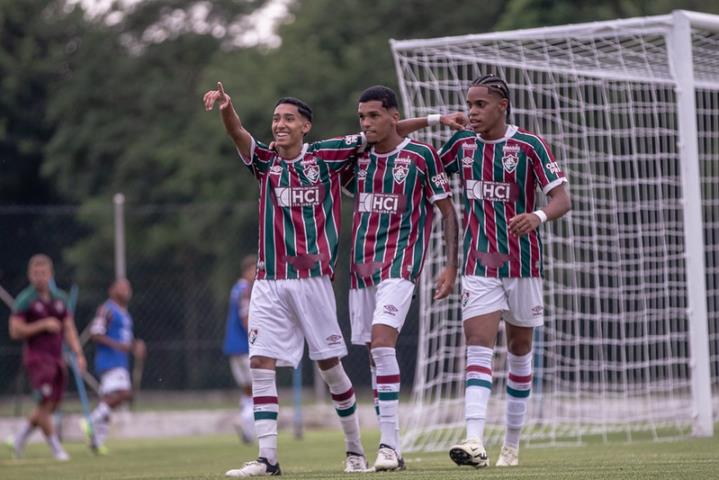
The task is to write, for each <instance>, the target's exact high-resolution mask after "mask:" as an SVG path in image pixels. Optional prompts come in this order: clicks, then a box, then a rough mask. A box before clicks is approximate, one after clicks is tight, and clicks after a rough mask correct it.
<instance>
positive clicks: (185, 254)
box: [0, 201, 418, 398]
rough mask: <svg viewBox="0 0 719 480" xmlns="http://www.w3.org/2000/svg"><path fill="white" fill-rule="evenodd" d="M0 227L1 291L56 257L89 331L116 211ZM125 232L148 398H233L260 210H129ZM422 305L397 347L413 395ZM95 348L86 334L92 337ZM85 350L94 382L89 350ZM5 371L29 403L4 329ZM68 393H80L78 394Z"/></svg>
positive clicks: (56, 215) (344, 280) (109, 272)
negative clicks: (240, 283) (239, 323)
mask: <svg viewBox="0 0 719 480" xmlns="http://www.w3.org/2000/svg"><path fill="white" fill-rule="evenodd" d="M345 207H346V208H345V210H344V212H343V222H344V228H343V232H342V233H343V236H342V238H341V241H340V257H339V258H340V260H339V265H338V268H337V274H336V276H335V280H334V288H335V294H336V299H337V312H338V317H339V322H340V325H341V327H342V331H343V333H344V335H345V340H346V341H347V342H349V338H350V326H349V311H348V306H347V297H348V288H349V283H348V265H349V248H350V238H349V237H350V225H351V210H350V208H349V207H350V205H349V202H345ZM0 225H2V232H3V234H2V235H1V236H0V285H1V286H2V287H4V288H5V289H6V290H7V291H9V292H10V293H11V294H12V295H13V296H15V295H17V294H18V293H19V292H20V291H21V290H22V289H23V288H24V287H25V286H26V285H27V278H26V266H27V261H28V259H29V258H30V256H31V255H33V254H34V253H40V252H42V253H47V254H48V255H50V256H51V257H52V258H53V260H54V262H55V281H56V283H57V285H58V286H59V287H60V288H62V289H64V290H66V291H68V290H69V289H70V287H71V285H73V284H77V285H78V287H79V295H78V302H77V308H76V323H77V327H78V331H79V332H84V331H85V329H87V328H88V325H89V324H90V322H91V321H92V318H93V316H94V313H95V311H96V309H97V307H98V306H99V305H100V304H101V303H102V302H103V301H104V300H105V299H106V297H107V288H108V286H109V284H110V282H111V281H112V279H113V278H114V276H115V270H114V234H115V227H114V214H113V205H112V202H110V201H107V202H106V203H102V204H97V205H86V206H83V207H74V206H41V207H37V206H25V207H23V206H14V207H0ZM124 225H125V232H126V234H125V243H126V265H127V267H126V268H127V276H128V278H129V279H130V281H131V282H132V285H133V289H134V296H133V299H132V301H131V302H130V306H129V310H130V313H131V314H132V316H133V319H134V322H135V335H136V337H138V338H142V339H143V340H145V342H146V344H147V348H148V356H147V359H146V361H145V365H144V374H143V377H142V390H144V391H147V390H153V391H178V390H179V391H203V390H222V389H226V390H231V389H234V388H235V385H234V381H233V379H232V376H231V372H230V368H229V365H228V362H227V360H226V358H225V357H224V355H223V353H222V342H223V339H224V333H225V318H226V313H227V302H228V296H229V291H230V288H231V287H232V284H233V283H234V281H235V279H236V278H237V276H238V275H239V265H240V262H241V260H242V258H243V257H244V256H245V255H247V254H251V253H254V252H256V245H257V203H256V202H244V203H237V204H226V203H204V204H181V205H179V204H178V205H148V204H139V203H133V202H132V201H129V202H128V203H127V204H126V205H125V208H124ZM416 303H417V302H414V304H413V309H412V310H411V311H410V314H409V316H408V319H407V322H406V323H405V327H404V330H403V332H402V335H401V336H400V341H399V344H398V360H399V362H400V368H401V371H402V383H403V384H405V387H408V386H411V385H412V382H413V379H414V373H415V372H414V368H415V363H416V348H417V334H418V322H417V315H418V314H417V307H416ZM0 315H1V316H2V317H3V318H4V319H6V321H7V318H8V317H9V315H10V309H9V308H8V307H7V306H6V305H4V304H3V305H2V306H0ZM87 337H89V335H88V334H87V332H86V333H85V335H83V337H82V338H84V339H86V338H87ZM348 346H349V345H348ZM349 349H350V353H349V355H348V356H347V357H346V358H345V359H344V365H345V368H346V370H347V372H348V375H349V376H350V378H351V379H352V381H353V383H354V384H355V386H356V389H357V390H358V393H359V394H360V395H362V396H366V397H369V395H370V387H369V385H370V376H369V370H368V368H369V367H368V355H367V350H366V348H365V347H359V346H349ZM84 350H85V354H86V355H87V358H88V363H89V365H90V370H91V372H92V359H93V356H94V347H93V345H92V342H91V341H87V342H86V343H85V344H84ZM0 364H1V365H2V368H1V369H0V395H2V396H4V397H5V398H8V397H11V396H16V395H25V394H27V393H28V392H29V386H28V385H27V381H26V380H25V377H24V372H23V371H22V368H21V344H20V343H19V342H14V341H12V340H10V338H9V334H8V329H7V328H3V329H0ZM303 372H304V378H303V384H304V385H305V386H306V387H310V386H311V385H313V382H314V378H313V369H312V366H311V362H309V360H308V358H307V356H306V355H305V358H304V360H303ZM278 379H279V384H280V386H281V387H282V386H285V387H286V386H289V385H291V382H292V375H291V372H290V370H289V369H280V370H279V375H278ZM71 383H72V382H71ZM69 388H70V390H74V386H72V385H71V386H70V387H69ZM405 391H407V392H408V391H409V389H406V390H405Z"/></svg>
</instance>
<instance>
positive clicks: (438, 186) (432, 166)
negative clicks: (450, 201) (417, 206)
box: [424, 145, 452, 203]
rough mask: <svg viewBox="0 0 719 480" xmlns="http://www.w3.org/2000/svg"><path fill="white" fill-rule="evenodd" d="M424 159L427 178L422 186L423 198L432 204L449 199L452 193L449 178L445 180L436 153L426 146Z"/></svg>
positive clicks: (442, 168)
mask: <svg viewBox="0 0 719 480" xmlns="http://www.w3.org/2000/svg"><path fill="white" fill-rule="evenodd" d="M424 158H425V161H426V162H427V176H426V178H425V185H424V191H425V196H426V197H427V198H428V199H429V201H430V202H432V203H434V202H436V201H437V200H442V199H443V198H447V197H449V196H450V195H451V193H452V190H451V189H450V186H449V178H447V174H446V173H445V171H444V167H442V163H441V162H440V160H439V155H438V154H437V151H436V150H435V149H434V148H432V147H430V146H429V145H428V146H427V152H426V153H425V155H424Z"/></svg>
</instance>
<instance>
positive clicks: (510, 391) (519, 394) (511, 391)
mask: <svg viewBox="0 0 719 480" xmlns="http://www.w3.org/2000/svg"><path fill="white" fill-rule="evenodd" d="M529 392H531V390H530V389H527V390H517V389H516V388H512V387H510V386H509V385H507V395H510V396H512V397H516V398H527V397H528V396H529Z"/></svg>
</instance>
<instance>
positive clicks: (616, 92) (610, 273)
mask: <svg viewBox="0 0 719 480" xmlns="http://www.w3.org/2000/svg"><path fill="white" fill-rule="evenodd" d="M671 18H672V17H671V16H664V17H653V18H647V19H640V20H635V21H620V22H617V23H616V24H613V25H612V24H609V23H606V24H604V23H603V24H589V25H588V26H581V25H575V26H568V27H567V28H564V29H563V28H562V27H556V28H551V29H538V30H529V31H518V32H502V33H496V34H487V35H474V36H467V37H456V38H444V39H436V40H427V41H406V42H393V52H394V54H395V60H396V66H397V71H398V75H399V80H400V86H401V91H402V96H403V100H404V105H405V110H406V114H407V116H421V115H426V114H428V113H433V112H437V111H456V110H463V109H464V108H465V107H464V99H465V94H466V91H467V88H468V86H469V83H470V82H471V80H472V79H474V78H477V77H479V76H481V75H483V74H486V73H495V74H497V75H499V76H501V77H503V78H504V79H505V80H506V81H507V83H508V84H509V86H510V89H511V97H512V98H511V100H512V118H511V122H512V123H514V124H517V125H520V126H522V127H524V128H527V129H529V130H532V131H535V132H537V133H539V134H540V135H542V136H543V137H544V138H545V139H546V140H547V141H548V142H549V144H550V145H551V147H552V149H553V151H554V154H555V156H556V157H557V159H558V161H559V162H560V164H561V165H562V167H563V168H564V169H565V171H566V172H567V174H568V177H569V181H570V191H571V195H572V203H573V209H572V212H571V213H570V214H569V215H568V216H567V217H566V218H565V219H563V220H561V221H559V222H555V223H553V224H551V226H545V227H543V228H544V230H543V235H544V241H545V273H546V274H545V301H546V313H545V327H543V328H542V329H538V331H537V335H536V340H535V383H534V385H533V394H532V400H531V402H530V407H529V415H528V421H527V424H526V427H525V430H524V432H525V433H524V436H523V438H524V439H525V440H528V441H529V442H530V443H543V442H560V441H571V442H578V441H581V440H582V437H584V436H587V435H595V434H599V435H602V436H604V437H605V438H607V435H609V434H612V433H616V432H618V433H620V434H621V436H622V438H625V439H629V440H631V439H632V438H635V437H636V436H637V435H640V436H650V437H652V438H667V437H676V436H684V435H687V434H688V433H690V432H691V426H690V420H691V416H692V403H691V389H690V356H689V340H688V334H687V332H688V316H687V294H686V293H687V281H686V280H687V279H686V270H685V236H684V230H683V228H684V224H683V216H684V214H683V198H682V178H681V168H680V166H681V165H680V163H679V162H680V157H679V148H678V142H679V141H680V138H679V133H678V119H677V103H676V102H677V95H676V92H675V88H676V83H675V80H674V78H673V77H672V68H671V65H670V61H669V53H668V50H669V49H668V42H669V41H670V38H669V36H670V32H671V30H672V22H671ZM702 18H703V19H704V20H706V19H707V17H706V16H703V17H702ZM717 18H719V17H717ZM710 20H711V19H710ZM717 24H718V25H719V22H718V23H717ZM718 29H719V27H718ZM715 31H716V30H715ZM692 39H693V48H694V49H693V55H694V69H695V70H694V72H695V80H696V85H697V87H698V89H697V97H696V98H697V121H698V131H699V140H700V142H699V144H700V145H699V151H700V160H701V162H702V166H701V173H702V176H703V187H704V188H703V192H702V193H703V196H702V199H703V202H704V212H703V213H704V222H705V224H704V227H705V232H704V234H705V243H706V257H705V258H706V263H707V269H706V270H707V271H706V279H707V294H708V309H709V333H710V342H711V361H712V382H713V385H714V387H715V388H716V387H717V386H719V379H718V377H719V374H718V373H717V370H719V369H718V368H717V364H719V308H718V307H719V284H718V281H717V277H718V275H717V273H718V271H719V246H717V243H719V242H718V240H719V213H717V212H718V211H719V208H718V207H719V190H718V187H717V185H719V120H718V118H719V35H717V33H714V32H712V31H708V30H699V29H695V30H694V31H693V34H692ZM450 134H451V132H449V131H447V130H445V129H438V128H434V129H432V130H431V131H430V130H427V131H426V132H423V133H422V134H421V135H422V140H424V141H428V142H430V143H433V144H434V145H435V146H437V147H439V146H440V145H441V143H442V142H443V141H445V140H447V138H448V137H449V135H450ZM457 187H458V186H457V185H455V192H457V195H456V196H455V198H461V197H460V196H459V195H460V190H458V189H457ZM456 203H460V202H456ZM437 230H438V229H437V228H435V232H434V234H433V238H432V250H431V251H430V253H429V255H428V262H427V266H426V267H425V275H424V279H423V281H422V284H421V306H420V312H421V318H420V322H421V328H420V340H419V344H420V347H419V352H418V357H417V371H416V380H415V387H414V390H413V396H412V410H411V411H409V412H406V413H405V414H404V420H405V425H404V429H403V443H404V445H403V447H404V448H405V449H407V450H435V449H442V448H445V447H447V446H448V445H449V444H451V443H452V442H454V441H457V440H459V439H461V438H462V436H463V435H464V418H463V417H464V380H465V374H464V344H463V335H462V330H461V321H460V313H459V309H460V307H459V297H458V295H454V296H453V297H451V298H450V301H449V302H446V301H445V302H438V303H436V304H433V303H431V301H430V295H429V292H430V290H431V286H432V283H431V279H432V278H433V277H434V276H435V275H436V273H437V272H438V271H439V269H440V268H441V266H442V265H443V263H444V260H443V258H442V252H443V247H442V239H441V235H439V234H438V232H437ZM700 234H701V232H697V235H700ZM699 274H701V273H699ZM504 355H505V349H504V347H503V345H501V343H500V345H499V347H498V354H497V361H496V364H495V368H494V369H493V370H494V373H495V385H494V389H493V394H492V399H491V401H490V407H489V411H488V430H487V431H486V434H485V436H486V438H485V441H486V443H494V442H497V441H499V440H501V433H502V430H503V428H502V427H503V422H504V405H505V402H504V397H505V393H504V391H505V383H504V382H505V365H504ZM714 399H715V403H716V400H717V397H716V395H715V397H714ZM715 411H716V409H715Z"/></svg>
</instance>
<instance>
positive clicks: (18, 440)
mask: <svg viewBox="0 0 719 480" xmlns="http://www.w3.org/2000/svg"><path fill="white" fill-rule="evenodd" d="M34 430H35V425H33V424H32V423H30V420H25V423H23V425H22V428H21V429H20V431H19V432H18V433H17V434H16V435H15V441H14V446H15V454H16V455H17V456H18V457H21V456H22V454H23V453H24V452H25V444H27V440H28V438H30V435H32V432H33V431H34Z"/></svg>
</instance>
